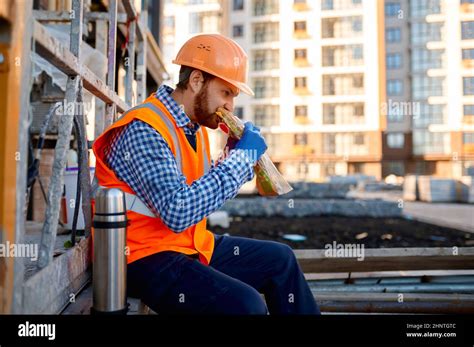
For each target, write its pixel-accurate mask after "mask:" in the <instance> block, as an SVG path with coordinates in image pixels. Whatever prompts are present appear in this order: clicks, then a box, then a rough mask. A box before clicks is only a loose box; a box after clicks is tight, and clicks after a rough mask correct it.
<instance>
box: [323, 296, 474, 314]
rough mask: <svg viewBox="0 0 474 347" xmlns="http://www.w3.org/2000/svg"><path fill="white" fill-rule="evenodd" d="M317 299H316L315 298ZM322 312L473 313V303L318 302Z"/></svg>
mask: <svg viewBox="0 0 474 347" xmlns="http://www.w3.org/2000/svg"><path fill="white" fill-rule="evenodd" d="M316 299H317V297H316ZM318 306H319V308H320V310H321V311H322V312H377V313H410V314H414V313H433V314H442V313H443V314H446V313H453V314H457V313H474V302H473V301H470V302H436V303H431V302H420V301H413V302H403V303H399V302H396V301H391V302H380V301H377V302H372V301H358V302H347V301H332V300H320V301H318Z"/></svg>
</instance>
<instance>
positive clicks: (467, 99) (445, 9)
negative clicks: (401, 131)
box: [409, 0, 474, 177]
mask: <svg viewBox="0 0 474 347" xmlns="http://www.w3.org/2000/svg"><path fill="white" fill-rule="evenodd" d="M410 26H411V33H410V46H411V47H410V48H411V71H410V74H411V96H412V100H413V101H414V102H416V103H419V104H420V110H421V112H420V114H419V116H417V117H414V118H413V126H412V127H413V160H412V163H411V167H409V170H410V171H412V172H416V173H420V174H434V175H439V176H445V177H459V176H462V175H466V174H469V173H470V174H474V172H473V169H474V133H473V131H474V126H473V125H474V122H473V120H474V115H473V113H474V112H473V111H474V1H472V0H471V1H466V0H419V1H412V2H411V4H410Z"/></svg>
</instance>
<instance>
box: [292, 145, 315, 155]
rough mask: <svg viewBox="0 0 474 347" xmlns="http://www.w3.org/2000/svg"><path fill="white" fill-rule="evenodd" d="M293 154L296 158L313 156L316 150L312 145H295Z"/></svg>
mask: <svg viewBox="0 0 474 347" xmlns="http://www.w3.org/2000/svg"><path fill="white" fill-rule="evenodd" d="M291 153H292V154H293V155H296V156H303V155H311V154H314V153H315V149H314V148H312V147H311V146H310V145H293V148H292V149H291Z"/></svg>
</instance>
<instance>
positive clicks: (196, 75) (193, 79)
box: [189, 70, 204, 94]
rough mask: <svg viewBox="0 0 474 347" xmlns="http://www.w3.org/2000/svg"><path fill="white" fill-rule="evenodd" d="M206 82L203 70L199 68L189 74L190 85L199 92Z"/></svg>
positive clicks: (194, 90)
mask: <svg viewBox="0 0 474 347" xmlns="http://www.w3.org/2000/svg"><path fill="white" fill-rule="evenodd" d="M203 83H204V76H203V75H202V72H201V71H199V70H193V72H191V75H190V76H189V87H190V88H191V90H192V91H193V92H194V93H195V94H197V93H199V91H200V90H201V88H202V85H203Z"/></svg>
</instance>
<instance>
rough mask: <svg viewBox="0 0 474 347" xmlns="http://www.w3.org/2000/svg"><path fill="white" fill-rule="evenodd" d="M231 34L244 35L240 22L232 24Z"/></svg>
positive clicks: (235, 35)
mask: <svg viewBox="0 0 474 347" xmlns="http://www.w3.org/2000/svg"><path fill="white" fill-rule="evenodd" d="M232 36H234V37H242V36H244V26H243V25H242V24H238V25H234V26H233V27H232Z"/></svg>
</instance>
